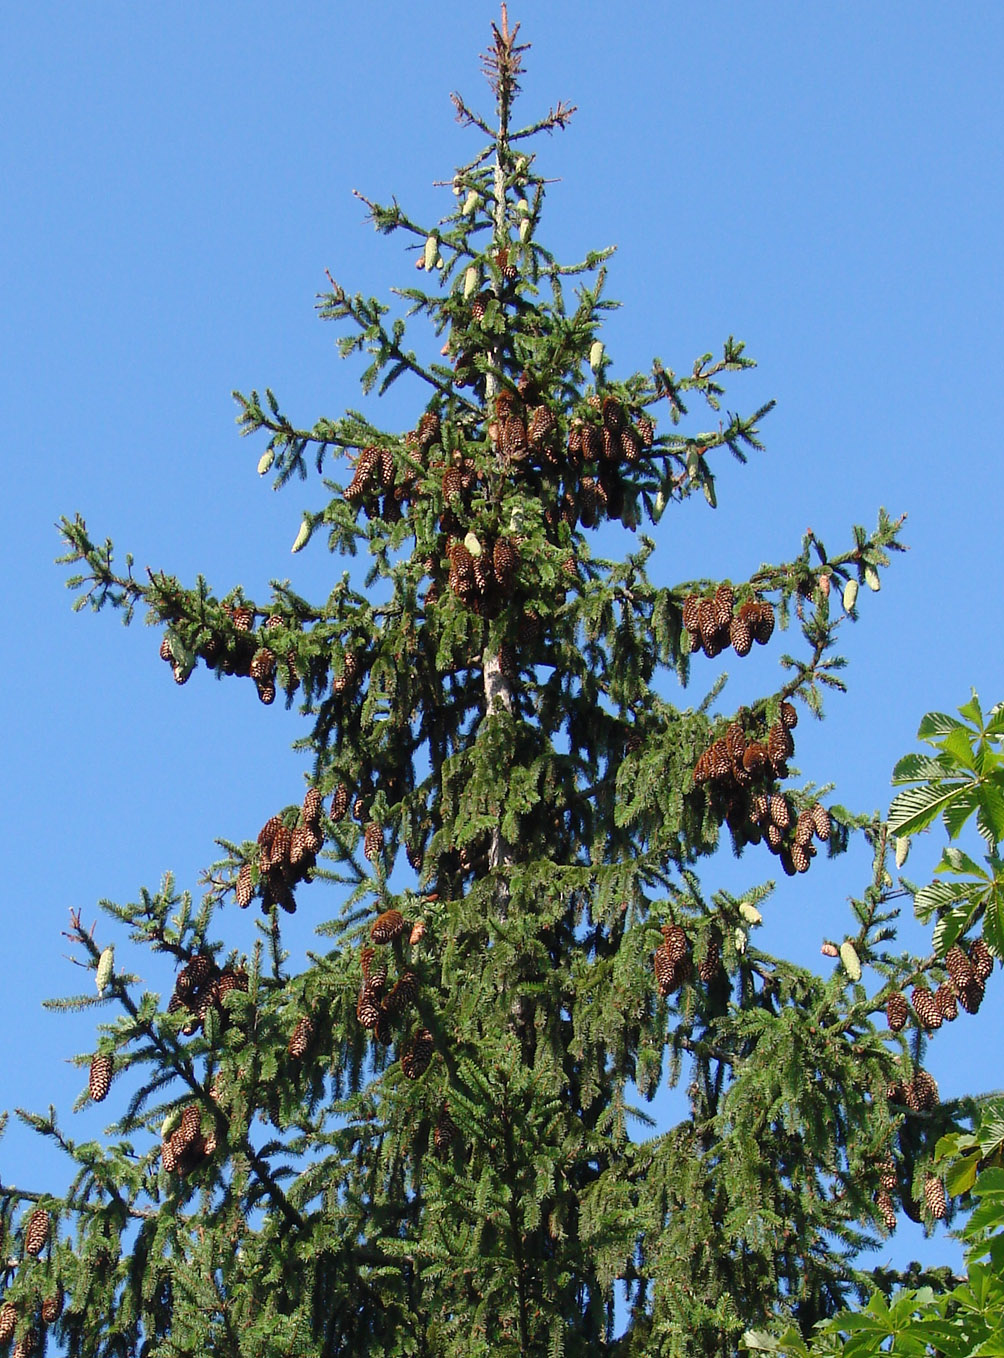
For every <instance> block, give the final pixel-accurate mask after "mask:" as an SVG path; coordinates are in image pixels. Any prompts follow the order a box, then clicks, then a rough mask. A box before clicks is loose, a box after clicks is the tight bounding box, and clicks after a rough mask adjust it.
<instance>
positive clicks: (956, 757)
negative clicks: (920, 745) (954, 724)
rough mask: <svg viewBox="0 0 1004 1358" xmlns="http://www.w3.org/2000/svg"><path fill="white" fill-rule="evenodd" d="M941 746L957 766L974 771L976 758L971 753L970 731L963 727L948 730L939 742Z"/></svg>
mask: <svg viewBox="0 0 1004 1358" xmlns="http://www.w3.org/2000/svg"><path fill="white" fill-rule="evenodd" d="M941 748H942V749H943V750H944V752H945V754H946V755H948V756H949V758H950V759H951V761H952V763H953V764H954V765H955V766H956V767H957V768H959V769H966V770H967V771H968V772H969V773H975V771H976V759H975V756H974V754H973V740H972V733H971V732H969V731H967V730H966V729H965V727H959V728H957V729H956V730H954V731H952V732H950V733H949V734H948V735H947V736H946V737H945V739H944V740H943V741H942V742H941Z"/></svg>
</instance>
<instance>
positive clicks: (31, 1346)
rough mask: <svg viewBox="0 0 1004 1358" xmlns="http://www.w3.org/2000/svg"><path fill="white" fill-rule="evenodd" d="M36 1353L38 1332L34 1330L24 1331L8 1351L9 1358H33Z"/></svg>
mask: <svg viewBox="0 0 1004 1358" xmlns="http://www.w3.org/2000/svg"><path fill="white" fill-rule="evenodd" d="M37 1352H38V1331H37V1330H36V1329H34V1328H29V1329H27V1330H25V1332H24V1334H22V1335H21V1337H20V1339H19V1340H18V1341H17V1343H16V1344H15V1345H14V1347H13V1348H12V1349H11V1351H10V1358H34V1355H35V1354H36V1353H37Z"/></svg>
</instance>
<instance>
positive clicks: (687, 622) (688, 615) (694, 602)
mask: <svg viewBox="0 0 1004 1358" xmlns="http://www.w3.org/2000/svg"><path fill="white" fill-rule="evenodd" d="M700 608H701V597H700V595H699V594H688V595H687V597H686V598H685V599H684V601H683V625H684V627H685V628H686V629H687V631H688V632H700V630H701V624H700Z"/></svg>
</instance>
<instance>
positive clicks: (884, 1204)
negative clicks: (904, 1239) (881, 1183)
mask: <svg viewBox="0 0 1004 1358" xmlns="http://www.w3.org/2000/svg"><path fill="white" fill-rule="evenodd" d="M875 1205H876V1207H877V1208H878V1209H879V1212H880V1213H881V1216H882V1224H883V1225H884V1226H885V1228H886V1230H887V1231H894V1230H895V1229H896V1209H895V1207H894V1206H893V1205H892V1198H890V1196H889V1194H888V1193H884V1192H878V1193H876V1194H875Z"/></svg>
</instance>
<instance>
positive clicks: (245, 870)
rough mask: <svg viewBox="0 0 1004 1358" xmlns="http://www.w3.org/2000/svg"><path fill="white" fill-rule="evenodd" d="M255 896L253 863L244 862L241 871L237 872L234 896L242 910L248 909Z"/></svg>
mask: <svg viewBox="0 0 1004 1358" xmlns="http://www.w3.org/2000/svg"><path fill="white" fill-rule="evenodd" d="M253 896H254V883H253V882H252V880H251V864H250V863H242V864H241V869H240V872H238V874H237V883H236V885H235V887H234V897H235V899H236V901H237V904H238V905H239V906H240V908H241V909H242V910H246V909H247V907H248V906H249V905H250V904H251V899H252V897H253Z"/></svg>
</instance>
